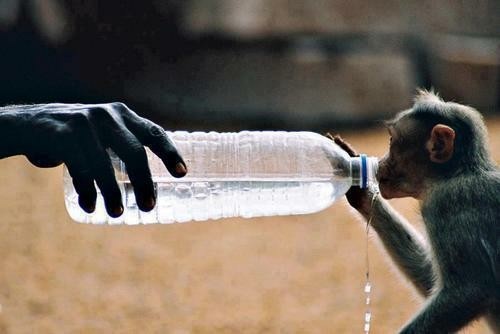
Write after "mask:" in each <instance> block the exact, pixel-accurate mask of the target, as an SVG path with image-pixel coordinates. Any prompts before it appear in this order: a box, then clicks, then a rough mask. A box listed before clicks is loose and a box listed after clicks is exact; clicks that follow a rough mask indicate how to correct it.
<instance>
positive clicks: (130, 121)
mask: <svg viewBox="0 0 500 334" xmlns="http://www.w3.org/2000/svg"><path fill="white" fill-rule="evenodd" d="M125 123H126V125H127V127H128V128H129V130H130V131H132V133H133V134H134V135H135V136H136V137H137V139H139V141H140V142H141V143H142V144H143V145H146V146H147V147H149V148H150V149H151V151H153V153H154V154H156V155H157V156H158V157H159V158H160V159H161V160H162V161H163V164H164V165H165V167H167V169H168V171H169V172H170V174H172V176H174V177H183V176H184V175H186V173H187V168H186V163H185V162H184V160H183V159H182V157H181V155H180V154H179V152H178V151H177V149H176V148H175V145H174V143H173V142H172V140H171V139H170V138H169V137H168V135H167V133H166V132H165V130H164V129H163V128H162V127H161V126H159V125H158V124H156V123H154V122H152V121H150V120H148V119H145V118H142V117H140V116H138V115H137V114H135V113H134V114H131V115H130V117H128V118H127V119H125Z"/></svg>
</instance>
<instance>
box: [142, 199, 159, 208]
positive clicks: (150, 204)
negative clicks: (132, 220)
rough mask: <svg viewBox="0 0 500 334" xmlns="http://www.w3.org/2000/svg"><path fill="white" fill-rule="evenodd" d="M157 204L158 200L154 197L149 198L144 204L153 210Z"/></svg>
mask: <svg viewBox="0 0 500 334" xmlns="http://www.w3.org/2000/svg"><path fill="white" fill-rule="evenodd" d="M155 204H156V200H155V198H154V197H150V198H148V199H147V200H146V201H144V206H145V207H146V209H148V210H151V209H153V208H154V207H155Z"/></svg>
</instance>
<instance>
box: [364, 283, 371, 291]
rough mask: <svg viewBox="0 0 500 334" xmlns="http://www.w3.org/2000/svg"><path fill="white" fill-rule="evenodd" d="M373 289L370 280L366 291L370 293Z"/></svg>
mask: <svg viewBox="0 0 500 334" xmlns="http://www.w3.org/2000/svg"><path fill="white" fill-rule="evenodd" d="M371 291H372V285H371V284H370V282H366V285H365V293H370V292H371Z"/></svg>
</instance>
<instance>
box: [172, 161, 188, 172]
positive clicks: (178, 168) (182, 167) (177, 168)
mask: <svg viewBox="0 0 500 334" xmlns="http://www.w3.org/2000/svg"><path fill="white" fill-rule="evenodd" d="M175 173H177V174H178V175H186V174H187V169H186V165H184V163H182V162H178V163H177V165H175Z"/></svg>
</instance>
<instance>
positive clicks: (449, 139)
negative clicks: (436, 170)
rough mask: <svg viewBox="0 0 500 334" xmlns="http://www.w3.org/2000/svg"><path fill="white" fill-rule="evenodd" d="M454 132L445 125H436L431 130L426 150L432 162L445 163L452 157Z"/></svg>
mask: <svg viewBox="0 0 500 334" xmlns="http://www.w3.org/2000/svg"><path fill="white" fill-rule="evenodd" d="M454 147H455V131H454V130H453V129H452V128H450V127H449V126H447V125H443V124H437V125H435V126H434V127H433V128H432V131H431V136H430V138H429V140H427V143H426V148H427V152H429V159H430V160H431V161H432V162H437V163H440V164H442V163H445V162H447V161H448V160H450V159H451V157H452V156H453V150H454Z"/></svg>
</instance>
